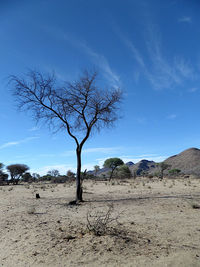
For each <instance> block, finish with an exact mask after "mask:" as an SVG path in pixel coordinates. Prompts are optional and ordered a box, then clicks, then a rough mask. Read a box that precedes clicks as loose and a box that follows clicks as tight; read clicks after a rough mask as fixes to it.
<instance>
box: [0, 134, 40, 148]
mask: <svg viewBox="0 0 200 267" xmlns="http://www.w3.org/2000/svg"><path fill="white" fill-rule="evenodd" d="M38 138H39V137H38V136H32V137H27V138H25V139H22V140H18V141H11V142H7V143H5V144H3V145H1V146H0V149H4V148H7V147H12V146H18V145H20V144H23V143H27V142H29V141H32V140H34V139H38Z"/></svg>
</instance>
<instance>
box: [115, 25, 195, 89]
mask: <svg viewBox="0 0 200 267" xmlns="http://www.w3.org/2000/svg"><path fill="white" fill-rule="evenodd" d="M115 32H116V33H117V35H118V36H119V38H120V39H121V41H122V42H123V43H124V44H125V45H126V46H127V47H128V48H129V50H130V52H131V55H132V57H133V58H134V60H135V61H136V63H137V64H138V66H139V69H138V71H139V70H140V72H142V74H143V76H145V77H146V79H147V80H148V81H149V82H150V83H151V85H152V86H153V88H155V89H162V88H173V87H174V86H175V85H182V84H184V81H185V80H190V81H191V80H194V79H195V78H196V76H195V72H194V70H193V68H192V66H191V65H190V64H189V63H188V62H186V60H185V59H184V58H183V57H180V56H179V57H177V56H176V55H174V56H173V57H172V58H171V60H170V59H169V57H168V58H166V57H165V56H164V54H163V51H162V50H163V49H162V48H163V47H162V42H161V34H160V33H159V31H158V30H157V29H156V28H155V27H149V28H148V31H147V34H146V35H145V36H146V37H145V44H146V51H145V52H146V54H147V56H148V57H144V56H143V54H142V53H141V52H140V50H139V49H138V48H137V47H136V46H135V44H134V43H133V41H131V40H130V39H128V37H126V36H125V35H124V34H123V33H122V32H120V30H119V29H115ZM137 79H138V76H137ZM134 80H135V77H134Z"/></svg>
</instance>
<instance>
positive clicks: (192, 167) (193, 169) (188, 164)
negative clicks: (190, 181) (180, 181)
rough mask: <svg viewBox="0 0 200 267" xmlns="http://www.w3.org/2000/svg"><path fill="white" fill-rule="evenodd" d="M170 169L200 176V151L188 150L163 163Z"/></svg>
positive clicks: (195, 149) (196, 149)
mask: <svg viewBox="0 0 200 267" xmlns="http://www.w3.org/2000/svg"><path fill="white" fill-rule="evenodd" d="M164 162H165V163H167V164H169V165H170V169H180V170H181V171H182V172H183V173H185V174H197V175H199V174H200V149H198V148H189V149H186V150H184V151H183V152H181V153H179V154H177V155H174V156H172V157H169V158H168V159H166V160H165V161H164Z"/></svg>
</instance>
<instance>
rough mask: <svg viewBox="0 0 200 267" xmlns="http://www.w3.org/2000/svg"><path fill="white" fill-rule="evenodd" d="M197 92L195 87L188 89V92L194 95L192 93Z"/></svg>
mask: <svg viewBox="0 0 200 267" xmlns="http://www.w3.org/2000/svg"><path fill="white" fill-rule="evenodd" d="M197 90H198V88H197V87H192V88H190V89H188V92H190V93H194V92H196V91H197Z"/></svg>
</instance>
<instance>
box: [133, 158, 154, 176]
mask: <svg viewBox="0 0 200 267" xmlns="http://www.w3.org/2000/svg"><path fill="white" fill-rule="evenodd" d="M129 168H130V170H131V172H132V173H136V175H141V174H142V173H143V172H152V171H153V169H155V168H156V163H155V162H154V161H149V160H146V159H143V160H141V161H139V162H138V163H136V164H134V165H132V166H130V167H129Z"/></svg>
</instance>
